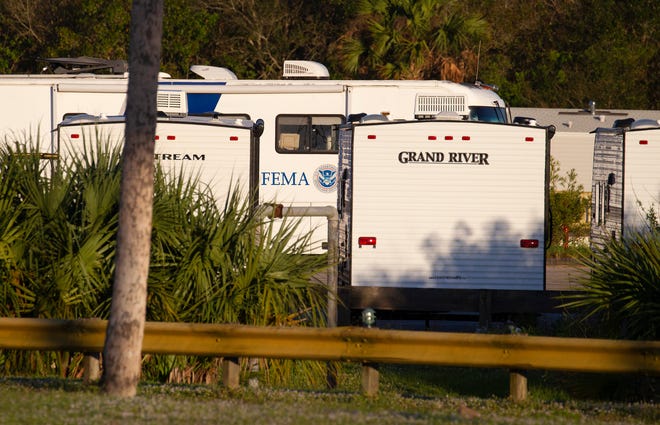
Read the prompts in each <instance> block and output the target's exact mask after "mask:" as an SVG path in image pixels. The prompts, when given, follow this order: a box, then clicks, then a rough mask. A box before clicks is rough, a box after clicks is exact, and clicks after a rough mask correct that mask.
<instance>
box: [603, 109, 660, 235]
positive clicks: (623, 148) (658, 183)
mask: <svg viewBox="0 0 660 425" xmlns="http://www.w3.org/2000/svg"><path fill="white" fill-rule="evenodd" d="M658 164H660V122H658V121H656V120H637V121H634V122H632V123H630V126H629V127H625V128H598V129H596V131H595V138H594V160H593V177H592V195H591V203H592V205H591V211H592V221H591V243H592V245H593V246H596V247H602V246H603V245H604V244H605V243H606V242H607V241H608V240H610V239H612V238H614V239H620V238H621V237H623V236H625V233H626V231H629V230H632V229H638V230H640V229H643V228H644V227H645V226H647V225H648V224H649V221H648V220H647V214H648V213H650V212H651V211H652V209H653V211H655V213H656V214H657V213H658V211H659V206H660V172H658Z"/></svg>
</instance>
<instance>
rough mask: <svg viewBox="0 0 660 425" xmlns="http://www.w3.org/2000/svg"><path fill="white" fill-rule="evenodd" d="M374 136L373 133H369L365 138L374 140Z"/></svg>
mask: <svg viewBox="0 0 660 425" xmlns="http://www.w3.org/2000/svg"><path fill="white" fill-rule="evenodd" d="M375 138H376V135H375V134H370V135H368V136H367V139H369V140H374V139H375Z"/></svg>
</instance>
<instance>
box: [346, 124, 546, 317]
mask: <svg viewBox="0 0 660 425" xmlns="http://www.w3.org/2000/svg"><path fill="white" fill-rule="evenodd" d="M367 118H368V117H367ZM550 133H551V132H550V131H549V130H548V129H547V128H544V127H536V126H521V125H513V124H501V123H483V122H472V121H456V120H428V121H389V120H387V121H383V120H382V119H381V120H375V121H369V120H365V121H363V122H362V123H355V124H350V125H346V126H343V127H342V128H341V129H340V131H339V159H340V162H339V181H338V185H339V191H340V193H339V199H338V210H339V220H340V221H339V228H340V230H339V232H340V236H339V247H340V248H339V253H340V268H339V271H338V274H339V284H340V285H343V286H350V287H351V289H352V290H354V289H355V288H356V287H372V288H396V289H415V288H417V289H450V288H451V289H493V290H533V291H542V290H544V289H545V245H546V238H547V234H548V233H547V229H546V223H547V187H548V186H547V180H548V175H549V139H550V137H551V136H550ZM379 293H380V294H383V293H384V292H382V291H381V292H379ZM396 294H397V295H396V297H398V298H400V299H401V298H405V297H404V296H403V295H402V294H403V292H401V291H397V292H396ZM390 295H392V294H391V293H390ZM392 297H394V296H393V295H392V296H391V297H386V296H381V297H379V298H377V299H376V298H374V300H372V301H373V302H382V300H383V299H387V298H392ZM396 297H395V298H396ZM372 307H374V308H376V306H375V305H372Z"/></svg>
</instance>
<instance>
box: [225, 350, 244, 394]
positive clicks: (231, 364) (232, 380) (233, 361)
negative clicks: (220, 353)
mask: <svg viewBox="0 0 660 425" xmlns="http://www.w3.org/2000/svg"><path fill="white" fill-rule="evenodd" d="M240 375H241V365H240V364H239V363H238V358H236V357H225V358H224V359H222V385H224V386H225V388H229V389H230V390H234V389H236V388H238V385H239V378H240Z"/></svg>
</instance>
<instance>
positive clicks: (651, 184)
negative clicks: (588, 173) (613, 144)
mask: <svg viewBox="0 0 660 425" xmlns="http://www.w3.org/2000/svg"><path fill="white" fill-rule="evenodd" d="M625 143H626V145H625V148H626V150H625V163H624V172H625V187H624V189H623V190H624V197H623V201H624V206H623V209H624V212H626V213H624V216H623V218H624V221H623V224H624V226H625V227H626V228H636V229H639V228H643V227H644V226H646V225H648V220H647V218H646V212H648V211H649V210H650V208H651V207H653V209H654V210H655V212H656V213H658V212H659V209H658V207H659V206H660V169H659V168H658V166H659V164H660V128H656V129H648V130H631V131H628V132H627V134H626V142H625Z"/></svg>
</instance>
